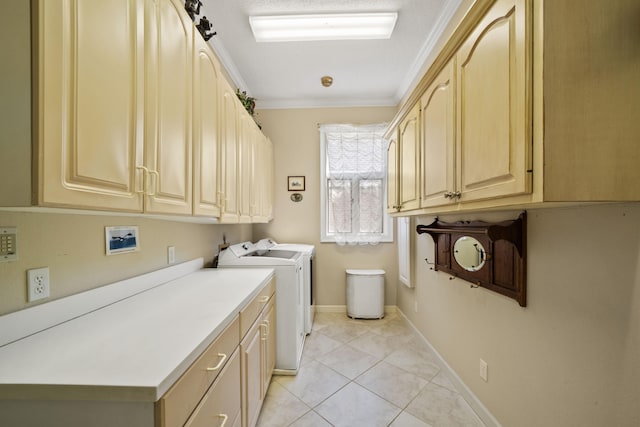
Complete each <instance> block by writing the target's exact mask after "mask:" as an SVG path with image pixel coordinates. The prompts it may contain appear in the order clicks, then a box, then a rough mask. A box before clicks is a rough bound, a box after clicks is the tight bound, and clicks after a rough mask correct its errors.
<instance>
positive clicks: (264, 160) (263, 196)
mask: <svg viewBox="0 0 640 427" xmlns="http://www.w3.org/2000/svg"><path fill="white" fill-rule="evenodd" d="M255 136H256V138H255V140H254V145H253V150H252V158H253V161H252V164H253V166H252V178H251V182H252V187H251V211H252V214H251V215H252V222H263V223H264V222H269V221H270V220H271V219H272V216H273V147H272V144H271V141H270V140H269V139H268V138H267V137H266V136H264V135H263V134H262V132H260V130H259V129H258V128H257V127H256V128H255Z"/></svg>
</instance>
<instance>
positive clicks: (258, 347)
mask: <svg viewBox="0 0 640 427" xmlns="http://www.w3.org/2000/svg"><path fill="white" fill-rule="evenodd" d="M274 321H275V310H274V299H273V298H271V299H270V301H269V303H268V304H267V306H266V307H265V308H264V309H263V310H262V312H261V314H260V317H259V318H258V320H256V322H255V323H254V324H253V326H252V327H251V329H250V330H249V332H248V333H247V334H246V335H245V337H244V339H243V340H242V342H241V343H240V358H241V362H242V368H241V374H240V376H241V378H242V404H243V408H242V409H243V410H242V417H243V422H242V425H243V426H244V427H252V426H255V425H256V422H257V421H258V416H259V415H260V409H261V408H262V403H263V401H264V397H265V395H266V394H267V389H268V388H269V382H270V381H271V374H272V373H273V368H274V366H275V335H274V333H275V324H274Z"/></svg>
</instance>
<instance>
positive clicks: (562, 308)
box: [398, 204, 640, 427]
mask: <svg viewBox="0 0 640 427" xmlns="http://www.w3.org/2000/svg"><path fill="white" fill-rule="evenodd" d="M514 215H517V213H515V214H514ZM512 217H513V218H515V216H513V215H512ZM432 219H433V218H432V217H419V218H418V223H422V224H426V223H429V222H431V221H432ZM442 219H444V220H447V221H449V220H461V219H485V220H498V219H503V218H498V215H492V216H487V214H484V215H478V214H476V215H473V216H472V215H469V216H466V217H464V218H462V217H443V218H442ZM528 240H529V241H528V248H527V249H528V263H527V268H528V274H527V282H528V306H527V307H526V308H521V307H520V306H518V304H517V303H516V302H515V301H513V300H511V299H508V298H506V297H503V296H501V295H499V294H496V293H493V292H490V291H488V290H485V289H471V288H470V287H469V284H468V283H467V282H464V281H462V280H459V279H456V280H452V281H450V280H449V276H448V275H447V274H444V273H440V272H435V271H430V270H429V268H428V266H427V265H426V264H425V262H424V261H423V260H424V258H430V259H433V255H434V254H433V242H432V240H431V239H430V238H429V236H427V235H422V236H418V237H416V251H415V253H414V255H413V257H412V261H413V262H414V263H415V265H416V272H415V273H416V277H417V281H416V282H417V286H416V288H415V289H408V288H406V287H404V286H400V287H398V306H399V308H400V309H401V310H402V312H404V313H405V314H406V315H407V316H408V317H409V318H410V319H411V321H412V322H413V323H414V324H415V325H416V326H417V328H418V329H419V330H420V332H421V333H422V334H423V335H424V336H425V337H426V338H427V339H428V340H429V341H430V342H431V343H432V344H433V345H434V347H435V348H436V349H437V350H438V352H439V353H440V354H441V355H442V356H443V357H444V358H445V359H446V361H447V362H448V363H449V364H450V366H451V367H452V368H453V369H454V370H455V371H456V372H457V374H458V375H459V376H460V377H461V379H462V380H463V381H464V382H465V383H466V384H467V385H468V386H469V387H470V389H471V390H472V391H473V393H474V394H475V395H476V396H477V397H478V398H479V399H480V400H481V401H482V402H483V403H484V405H485V406H487V407H488V409H489V410H490V411H491V413H492V414H493V415H494V416H495V417H496V418H497V419H498V421H499V422H500V423H501V424H502V425H504V426H523V427H524V426H605V425H616V426H637V425H640V405H638V403H639V402H640V388H639V387H638V385H639V384H640V267H638V266H639V265H640V204H620V205H603V206H589V207H576V208H563V209H559V208H556V209H544V210H543V209H540V210H531V211H529V212H528ZM414 301H417V302H418V313H415V312H414ZM480 358H482V359H484V360H485V361H486V362H487V363H488V365H489V381H488V382H486V383H485V382H484V381H482V379H481V378H480V376H479V374H478V371H479V359H480Z"/></svg>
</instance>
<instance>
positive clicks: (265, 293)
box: [240, 276, 276, 337]
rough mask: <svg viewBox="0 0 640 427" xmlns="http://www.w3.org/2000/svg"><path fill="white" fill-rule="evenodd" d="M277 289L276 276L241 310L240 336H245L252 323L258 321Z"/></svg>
mask: <svg viewBox="0 0 640 427" xmlns="http://www.w3.org/2000/svg"><path fill="white" fill-rule="evenodd" d="M275 290H276V281H275V276H274V278H272V279H271V280H270V281H269V283H267V284H266V285H265V286H264V287H263V288H262V290H260V292H259V293H258V295H256V297H255V298H254V299H252V300H251V302H250V303H249V304H247V305H246V306H245V307H244V308H243V309H242V310H241V311H240V337H244V336H245V335H246V333H247V332H248V331H249V329H250V328H251V325H253V322H255V321H256V319H257V318H258V315H259V314H260V312H261V311H262V309H263V308H264V307H265V306H266V305H267V303H268V302H269V299H270V298H271V296H272V295H273V294H274V292H275Z"/></svg>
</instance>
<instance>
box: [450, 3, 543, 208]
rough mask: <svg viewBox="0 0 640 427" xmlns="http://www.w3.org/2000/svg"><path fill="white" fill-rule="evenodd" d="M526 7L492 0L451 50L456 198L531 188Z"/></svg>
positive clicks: (475, 198) (529, 64)
mask: <svg viewBox="0 0 640 427" xmlns="http://www.w3.org/2000/svg"><path fill="white" fill-rule="evenodd" d="M526 9H527V5H526V4H525V1H524V0H515V1H514V0H499V1H496V2H495V4H494V5H493V6H492V7H491V9H489V11H488V12H487V13H486V14H485V16H484V17H483V18H482V20H481V21H480V22H479V23H478V24H477V25H476V27H475V28H474V30H473V32H472V33H471V35H470V36H469V37H468V38H467V39H466V40H465V42H464V43H463V44H462V46H461V47H460V49H459V50H458V53H457V54H456V63H457V67H456V80H457V101H458V117H457V126H458V151H459V156H458V165H459V167H458V182H459V186H458V189H457V191H459V192H460V194H459V195H458V197H457V198H458V199H459V200H461V201H467V200H478V199H487V198H492V197H504V196H511V195H514V194H523V193H529V192H530V191H531V172H530V169H531V166H530V164H529V159H530V158H531V148H532V146H531V117H530V109H528V108H527V103H531V96H530V93H531V91H530V90H529V88H530V84H528V82H530V78H531V77H530V73H529V70H530V68H531V61H530V55H529V52H530V49H529V48H528V46H529V45H530V44H531V37H530V36H529V33H530V31H531V30H530V29H531V25H530V23H528V21H527V20H530V19H531V13H530V12H529V13H527V10H526ZM456 195H457V193H456Z"/></svg>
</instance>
